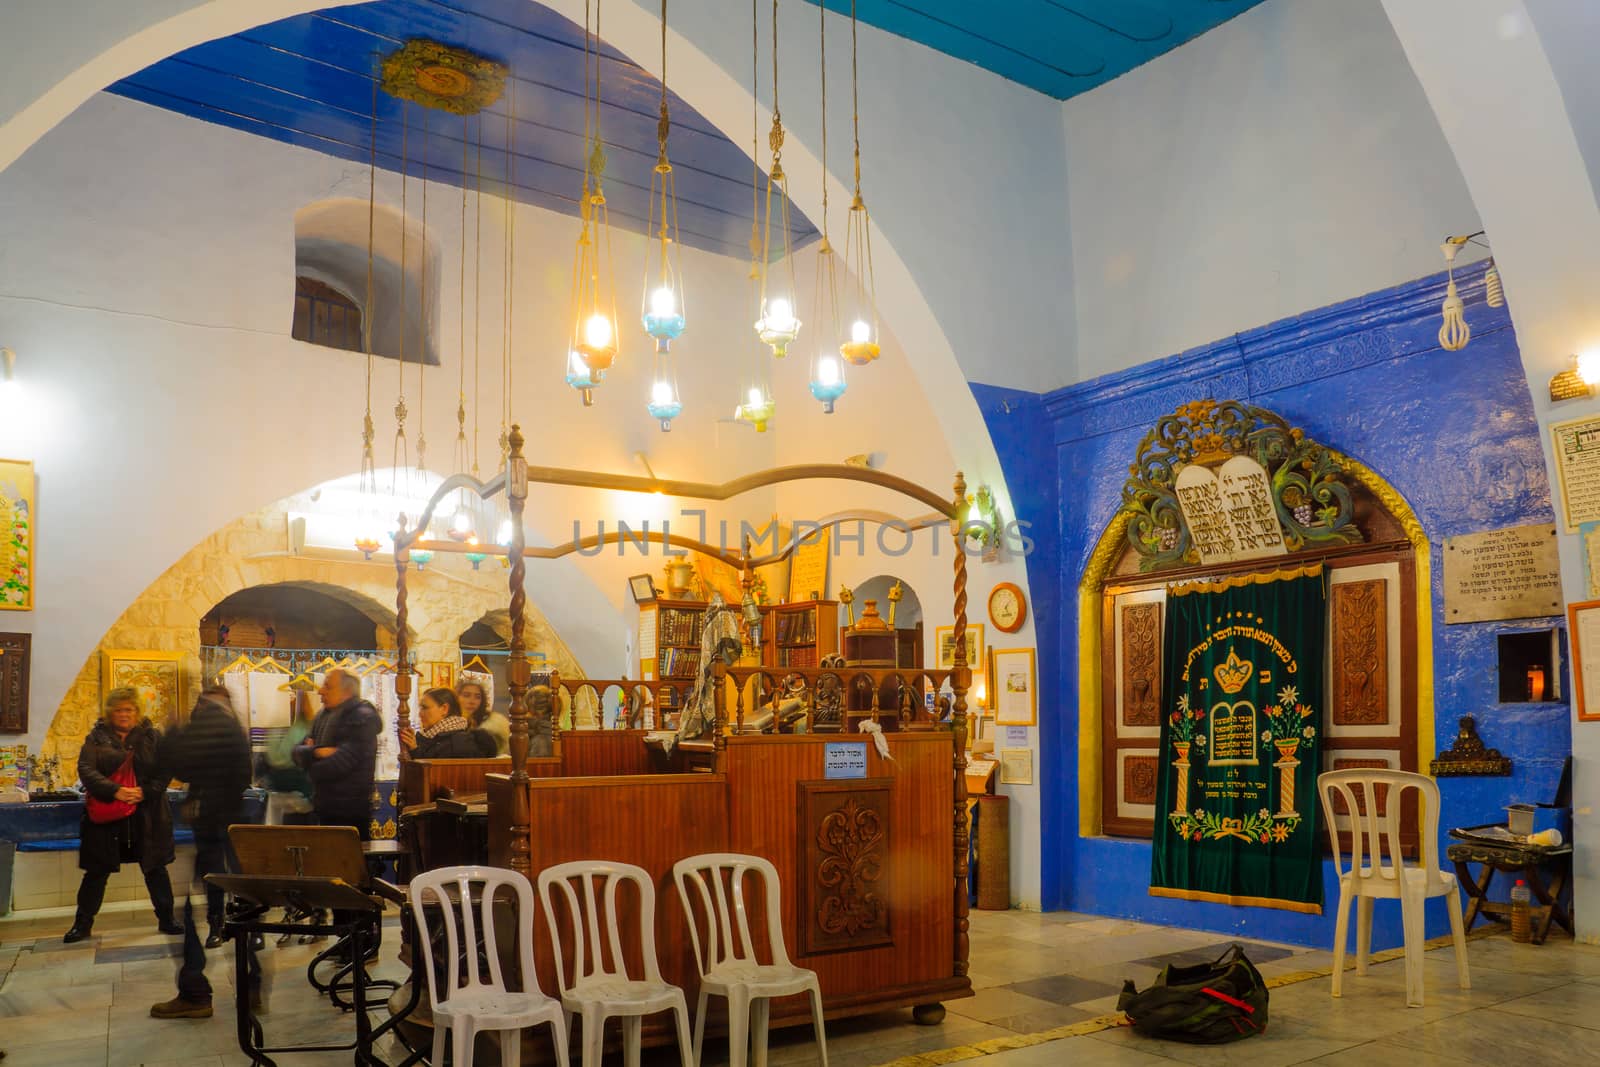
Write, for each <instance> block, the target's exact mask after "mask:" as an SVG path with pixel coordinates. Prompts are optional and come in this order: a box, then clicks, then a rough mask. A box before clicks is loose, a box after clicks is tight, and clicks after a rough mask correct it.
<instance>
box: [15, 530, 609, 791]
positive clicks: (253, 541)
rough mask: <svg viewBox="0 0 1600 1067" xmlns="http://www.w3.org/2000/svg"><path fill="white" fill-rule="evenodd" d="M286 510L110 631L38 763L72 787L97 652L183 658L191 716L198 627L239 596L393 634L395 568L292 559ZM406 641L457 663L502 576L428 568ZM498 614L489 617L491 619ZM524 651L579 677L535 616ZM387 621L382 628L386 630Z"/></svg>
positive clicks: (205, 559) (95, 692) (218, 541)
mask: <svg viewBox="0 0 1600 1067" xmlns="http://www.w3.org/2000/svg"><path fill="white" fill-rule="evenodd" d="M284 522H285V509H284V507H283V506H282V504H274V505H272V506H270V507H267V508H263V509H261V510H259V511H256V512H252V513H251V514H249V515H245V516H242V517H241V518H238V519H235V520H234V521H233V522H231V523H228V524H227V525H226V526H224V527H222V528H221V529H219V530H216V531H215V532H213V533H212V534H211V535H210V536H208V537H206V538H205V539H204V540H202V541H201V542H200V543H199V544H198V545H196V546H194V547H193V548H192V549H190V550H189V551H188V552H186V553H185V554H184V555H183V556H182V557H181V558H180V559H179V560H178V561H177V562H176V563H174V564H173V565H172V566H171V567H169V568H168V569H167V570H166V572H165V573H163V574H162V575H161V576H160V577H159V578H157V579H156V580H155V581H154V582H152V583H151V584H150V585H149V586H148V587H147V588H146V589H145V590H144V592H143V593H141V594H140V595H139V597H138V598H137V599H135V600H134V602H133V603H132V604H130V605H129V606H128V607H127V608H126V609H125V610H124V611H123V613H122V615H121V616H119V617H118V619H117V621H116V622H115V623H113V624H112V626H111V628H110V629H108V630H107V631H106V633H105V634H104V636H102V637H101V639H100V642H99V644H98V645H97V646H96V648H95V649H94V650H93V651H91V652H90V653H89V655H88V656H87V658H86V659H85V660H84V664H83V667H82V669H81V670H80V671H79V672H78V676H77V678H76V680H75V681H74V682H73V683H72V685H71V686H70V687H69V688H68V690H67V694H66V696H65V698H64V699H63V700H62V702H61V705H60V707H59V708H57V709H56V713H55V717H54V718H53V720H52V721H51V723H50V727H49V730H48V732H47V733H46V735H45V740H44V745H43V747H42V752H43V755H45V756H47V757H48V756H56V757H58V758H59V759H60V760H61V764H62V774H63V775H65V776H67V777H68V779H69V780H70V778H71V777H72V776H74V775H75V774H76V773H77V770H76V768H77V754H78V748H79V746H80V744H81V743H82V740H83V738H84V736H85V735H86V734H87V733H88V731H89V728H90V726H92V725H93V724H94V722H95V720H96V719H97V718H98V717H99V702H100V661H101V655H100V653H101V650H103V649H139V650H158V651H163V652H177V653H180V654H181V655H182V666H183V675H184V682H185V686H186V689H187V691H186V692H185V693H184V694H182V696H181V700H180V703H181V704H182V706H185V707H187V706H189V705H191V704H192V703H193V702H194V699H195V697H196V696H197V695H198V693H199V686H200V682H201V679H200V620H201V618H203V617H204V616H205V615H206V613H207V612H209V611H210V610H211V608H212V607H213V606H214V605H216V604H219V603H221V602H222V601H224V600H226V599H227V598H228V597H229V596H232V595H233V594H234V593H237V592H239V591H241V590H243V589H248V588H254V587H258V586H270V585H295V586H299V587H302V588H310V589H315V590H317V591H318V592H322V593H326V594H328V595H329V596H333V597H335V598H337V599H339V600H340V601H341V602H343V603H345V604H348V605H350V606H351V607H353V608H355V609H356V610H358V611H360V612H362V613H363V614H365V615H367V617H369V618H371V619H373V621H374V622H376V623H378V624H379V625H380V626H386V627H387V631H386V632H388V633H389V634H390V635H391V636H392V634H393V627H394V607H393V605H394V567H393V566H392V565H390V564H388V563H387V562H385V563H367V562H364V561H359V560H350V559H331V558H318V557H311V556H303V555H290V554H288V553H286V552H284V551H283V544H284V542H283V529H284ZM409 589H410V597H409V599H408V601H407V608H408V614H409V619H408V639H409V640H410V642H411V647H412V648H413V649H414V650H415V651H416V658H417V662H418V663H419V664H423V663H427V662H429V661H450V662H455V661H457V658H458V656H459V653H460V649H459V647H458V644H457V641H458V638H459V635H460V634H461V632H462V631H463V630H465V629H466V628H467V627H468V626H470V625H471V624H472V623H473V622H474V621H475V620H476V619H478V618H479V617H481V616H482V615H483V614H484V606H485V605H486V604H494V605H498V604H500V603H502V602H503V600H504V597H505V585H504V580H503V578H502V577H501V576H500V574H499V573H498V572H494V571H482V572H479V571H473V570H470V569H468V568H465V567H463V568H460V569H459V570H458V569H453V568H446V567H437V566H436V567H430V568H428V569H427V570H426V571H419V572H414V573H413V575H412V576H411V579H410V582H409ZM494 610H503V609H491V614H492V613H493V611H494ZM526 612H527V615H526V618H527V636H528V647H529V648H535V649H540V650H542V651H543V652H544V653H545V655H546V657H547V658H548V660H549V662H550V664H551V665H552V666H554V667H556V668H557V669H559V670H560V671H561V672H562V673H563V674H569V673H570V676H572V677H577V676H580V675H581V673H582V672H581V670H580V669H579V668H578V664H577V660H576V658H575V657H574V656H573V655H572V652H571V650H570V649H568V648H567V646H566V644H565V642H563V641H562V640H561V637H560V635H559V634H557V633H556V631H555V628H554V627H552V626H551V625H550V622H549V620H548V619H547V618H546V617H545V615H544V613H543V611H541V610H540V609H539V607H538V606H537V605H536V604H534V603H532V602H529V604H528V605H527V608H526ZM385 620H387V621H386V622H385Z"/></svg>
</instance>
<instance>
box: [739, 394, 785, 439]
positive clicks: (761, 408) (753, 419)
mask: <svg viewBox="0 0 1600 1067" xmlns="http://www.w3.org/2000/svg"><path fill="white" fill-rule="evenodd" d="M775 406H776V405H774V404H773V402H772V390H770V389H768V388H766V387H765V386H764V385H752V386H750V387H749V388H748V389H746V390H745V395H744V400H743V401H742V402H741V403H740V404H739V406H738V407H737V408H735V409H734V412H733V415H734V418H736V419H738V420H739V421H741V422H748V423H749V424H750V425H751V426H754V427H755V428H756V432H757V433H766V432H767V422H768V421H769V420H770V419H771V418H772V412H773V409H774V408H775Z"/></svg>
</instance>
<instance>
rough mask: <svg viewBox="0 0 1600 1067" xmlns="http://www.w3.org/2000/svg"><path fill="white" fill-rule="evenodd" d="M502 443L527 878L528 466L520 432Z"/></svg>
mask: <svg viewBox="0 0 1600 1067" xmlns="http://www.w3.org/2000/svg"><path fill="white" fill-rule="evenodd" d="M508 443H509V444H510V446H511V451H510V455H509V456H508V457H507V459H506V470H507V473H508V475H509V477H507V479H506V502H507V504H508V505H509V506H510V510H511V548H510V555H511V579H510V583H511V654H510V662H509V663H508V664H507V667H508V672H509V674H510V679H511V681H510V689H511V869H512V870H514V871H517V872H518V873H519V874H522V875H524V876H525V877H528V878H532V877H533V863H532V860H531V859H530V857H529V852H528V828H529V823H530V821H531V817H530V813H529V810H528V703H527V694H528V659H527V644H526V642H525V641H524V640H523V631H524V629H525V628H526V625H527V620H526V619H525V618H524V616H523V610H524V609H525V608H526V607H527V605H528V593H527V591H526V590H525V589H523V587H522V583H523V579H524V578H526V576H527V573H528V564H527V561H526V560H524V559H523V558H522V549H523V545H524V544H525V543H526V542H525V540H524V533H523V529H522V508H523V505H524V504H525V503H526V502H527V499H528V461H527V460H526V459H524V458H523V455H522V444H523V437H522V427H520V426H518V425H516V424H515V423H513V424H512V426H511V435H510V437H509V439H508ZM547 708H548V705H547Z"/></svg>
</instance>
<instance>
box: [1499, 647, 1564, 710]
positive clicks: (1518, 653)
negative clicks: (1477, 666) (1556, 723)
mask: <svg viewBox="0 0 1600 1067" xmlns="http://www.w3.org/2000/svg"><path fill="white" fill-rule="evenodd" d="M1556 642H1557V632H1556V631H1555V630H1529V631H1524V632H1522V633H1507V634H1500V635H1499V636H1498V643H1499V651H1500V657H1499V679H1500V694H1499V696H1500V703H1502V704H1527V703H1534V704H1538V703H1544V702H1547V701H1559V700H1560V699H1561V686H1560V674H1559V671H1558V669H1557V667H1558V659H1557V651H1556V648H1557V645H1556Z"/></svg>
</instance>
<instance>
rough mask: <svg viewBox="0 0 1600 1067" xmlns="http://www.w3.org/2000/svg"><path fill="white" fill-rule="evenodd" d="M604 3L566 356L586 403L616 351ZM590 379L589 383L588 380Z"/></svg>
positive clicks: (593, 55)
mask: <svg viewBox="0 0 1600 1067" xmlns="http://www.w3.org/2000/svg"><path fill="white" fill-rule="evenodd" d="M599 42H600V3H599V2H598V0H597V2H596V4H595V23H594V31H593V34H592V35H591V34H590V32H589V28H588V26H587V25H585V27H584V60H585V76H584V81H585V86H584V92H585V96H586V97H587V95H588V84H587V83H588V71H589V70H590V69H592V70H593V71H594V98H593V100H592V101H590V102H589V106H588V110H589V112H590V115H591V118H590V121H589V122H587V123H586V124H585V125H586V126H587V132H588V134H589V142H588V156H587V165H586V167H585V170H584V201H585V208H586V211H587V216H586V217H585V218H584V219H583V225H582V228H581V230H580V232H579V234H578V248H577V254H576V257H575V260H574V263H573V271H572V289H573V294H572V345H571V348H570V350H569V351H570V354H569V357H568V368H567V384H568V385H571V386H572V387H573V388H575V389H578V390H580V391H581V392H582V393H583V394H584V403H585V405H586V406H587V405H588V404H589V403H591V402H592V399H593V398H592V394H591V390H592V389H593V388H594V386H595V385H596V384H598V383H599V382H601V381H603V380H604V379H605V374H606V371H608V370H610V369H611V365H612V363H614V362H615V361H616V357H617V285H616V279H615V277H614V274H613V268H614V265H615V262H616V260H615V257H614V256H613V255H612V251H611V217H610V214H609V212H608V210H607V208H606V194H605V186H604V175H605V169H606V153H605V142H604V141H603V140H602V138H601V133H600V105H601V95H600V67H601V62H600V60H601V57H600V44H599ZM572 356H576V357H577V361H578V363H579V364H581V367H582V370H584V371H587V376H585V375H583V374H579V373H576V372H577V371H578V368H576V367H574V366H573V365H572V358H571V357H572ZM585 382H587V384H585Z"/></svg>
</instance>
